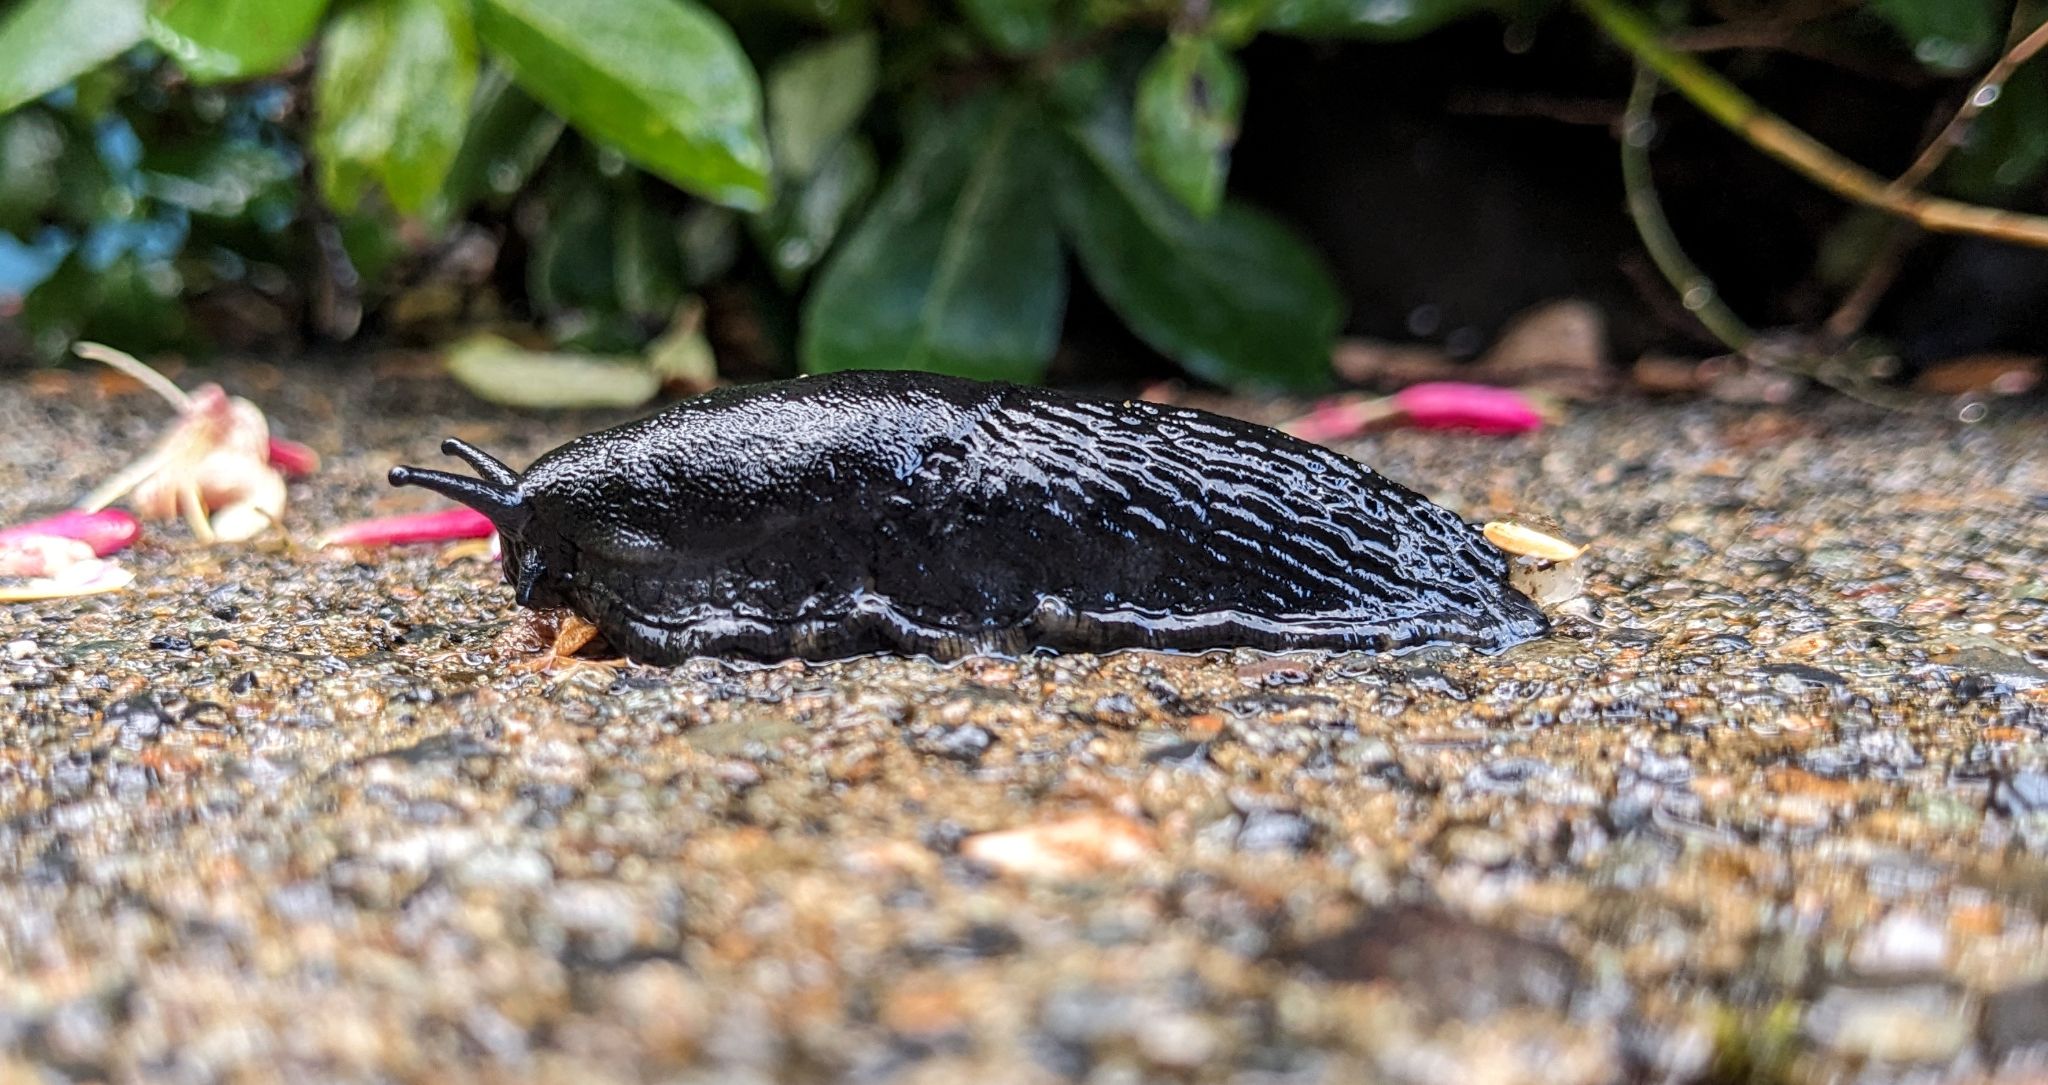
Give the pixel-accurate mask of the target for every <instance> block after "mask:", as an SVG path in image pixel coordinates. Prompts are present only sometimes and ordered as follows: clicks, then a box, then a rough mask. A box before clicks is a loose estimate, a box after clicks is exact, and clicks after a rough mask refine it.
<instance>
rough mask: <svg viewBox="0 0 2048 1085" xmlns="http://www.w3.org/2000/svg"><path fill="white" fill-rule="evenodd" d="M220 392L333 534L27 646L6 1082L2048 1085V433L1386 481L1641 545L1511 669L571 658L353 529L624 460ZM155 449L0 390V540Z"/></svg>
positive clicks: (1543, 453) (94, 614)
mask: <svg viewBox="0 0 2048 1085" xmlns="http://www.w3.org/2000/svg"><path fill="white" fill-rule="evenodd" d="M227 379H228V382H229V384H230V386H231V388H232V390H235V391H238V392H243V393H244V394H249V395H251V396H252V397H253V398H255V399H257V400H258V401H259V402H262V403H264V404H265V405H266V406H269V407H271V408H272V409H273V415H274V417H275V418H276V419H277V421H278V423H279V425H280V427H281V429H282V430H283V432H285V433H286V434H287V435H289V436H292V437H296V438H299V439H302V440H306V441H309V442H311V443H312V444H314V445H315V446H316V447H318V448H319V449H320V450H321V451H322V452H323V453H325V454H326V455H327V457H328V463H327V466H326V468H325V470H324V471H323V472H322V473H321V474H320V475H319V476H318V477H317V478H315V479H314V480H312V481H311V482H308V483H303V484H296V485H294V487H293V492H292V497H293V505H292V508H291V510H290V512H289V514H288V517H287V522H288V526H289V528H290V529H291V535H292V538H291V539H290V540H286V539H275V540H269V541H265V542H262V543H259V544H256V545H255V546H252V547H244V548H238V549H212V550H208V549H203V548H199V547H197V546H196V545H194V544H192V543H191V542H190V541H189V539H188V537H187V536H186V534H185V533H184V530H183V529H182V528H181V527H177V526H175V525H173V526H169V527H165V528H163V529H161V530H156V531H153V532H152V534H151V535H150V536H149V537H148V538H146V539H145V542H144V544H143V545H142V546H141V547H140V548H139V549H137V550H135V551H132V552H131V553H130V555H128V560H129V562H130V564H131V565H132V566H133V567H134V568H135V569H136V571H137V573H138V574H139V575H138V579H137V581H136V583H135V585H134V586H133V587H131V588H130V589H128V590H127V591H125V592H123V593H120V594H117V595H111V596H104V597H98V598H92V599H82V600H72V601H64V602H53V603H41V604H34V605H15V606H11V607H5V608H0V979H4V982H0V1080H6V1081H13V1080H25V1081H43V1080H48V1081H70V1080H78V1081H86V1080H134V1079H151V1080H165V1081H215V1080H237V1081H250V1080H267V1079H272V1078H279V1077H282V1078H289V1079H294V1080H328V1079H331V1080H365V1081H369V1080H376V1081H422V1082H424V1081H449V1080H472V1079H474V1080H501V1079H514V1078H517V1079H537V1080H550V1081H565V1082H566V1081H579V1082H580V1081H603V1080H620V1081H633V1080H648V1079H659V1080H676V1081H705V1082H709V1081H721V1082H722V1081H736V1082H753V1081H820V1080H845V1081H860V1082H935V1083H936V1082H956V1081H963V1080H979V1081H984V1082H1013V1081H1014V1082H1041V1081H1043V1082H1060V1081H1088V1082H1137V1081H1198V1082H1246V1083H1252V1082H1257V1083H1288V1082H1351V1081H1380V1080H1384V1081H1396V1082H1588V1083H1592V1082H1634V1081H1674V1082H1677V1081H1708V1082H1734V1081H1764V1082H1776V1081H1785V1082H1814V1081H1872V1082H1878V1081H1908V1080H1910V1081H1983V1080H1997V1081H2005V1082H2020V1081H2040V1080H2043V1078H2044V1076H2048V927H2044V924H2048V418H2044V417H2042V416H2040V415H2039V414H2038V413H2035V414H2033V415H2031V416H2029V415H2025V414H2021V415H2019V416H2014V417H2004V418H1994V419H1992V420H1990V421H1987V422H1983V423H1979V424H1977V425H1974V426H1967V427H1965V426H1961V425H1957V424H1954V423H1952V422H1947V421H1944V420H1942V419H1940V418H1938V417H1927V418H1922V417H1903V416H1884V415H1879V414H1876V413H1873V412H1871V411H1869V410H1867V409H1864V408H1861V407H1858V406H1855V405H1853V404H1842V403H1834V404H1823V405H1820V406H1816V407H1813V408H1811V409H1805V410H1801V411H1796V412H1788V411H1784V410H1776V409H1760V408H1734V407H1725V406H1706V405H1682V406H1643V405H1633V406H1626V407H1612V408H1600V409H1594V410H1590V411H1580V412H1579V413H1577V414H1576V415H1575V416H1574V417H1573V418H1572V419H1570V420H1569V421H1568V422H1566V423H1565V424H1564V425H1562V426H1560V427H1557V428H1555V429H1553V430H1551V431H1549V432H1547V433H1544V434H1541V435H1537V436H1535V437H1530V438H1517V439H1511V440H1483V439H1477V438H1470V437H1459V436H1447V435H1435V434H1424V433H1392V434H1386V435H1381V436H1376V437H1373V438H1371V439H1368V440H1366V441H1363V442H1359V443H1358V444H1356V445H1354V446H1350V447H1349V450H1350V451H1353V452H1355V453H1357V454H1358V455H1360V456H1361V457H1362V458H1364V459H1365V460H1367V462H1370V463H1372V464H1374V465H1375V466H1377V467H1379V468H1380V469H1382V470H1383V471H1385V472H1386V473H1388V474H1389V475H1392V476H1393V477H1395V478H1397V479H1399V480H1401V481H1404V482H1407V483H1409V484H1410V485H1414V486H1416V487H1417V488H1419V489H1422V490H1424V491H1425V492H1427V493H1429V494H1431V495H1432V496H1434V497H1436V498H1437V499H1439V500H1441V501H1443V502H1444V503H1446V504H1448V505H1450V506H1452V507H1454V508H1456V509H1458V510H1459V511H1461V512H1463V513H1464V514H1466V515H1467V516H1468V517H1469V518H1472V519H1475V520H1476V519H1480V518H1484V517H1488V516H1493V515H1497V514H1501V513H1505V512H1508V511H1511V510H1516V509H1522V510H1539V511H1543V512H1547V513H1550V514H1552V515H1554V516H1556V517H1557V518H1558V519H1559V520H1561V521H1562V522H1564V523H1565V524H1567V525H1569V526H1570V527H1571V528H1573V529H1575V530H1577V531H1578V532H1580V533H1581V534H1582V535H1583V536H1585V537H1587V538H1590V539H1592V540H1593V541H1594V549H1593V551H1592V553H1591V554H1590V555H1589V557H1588V558H1587V559H1585V560H1586V561H1587V562H1589V567H1588V590H1589V594H1588V597H1587V600H1586V603H1587V604H1588V605H1585V606H1583V607H1578V608H1573V610H1572V611H1571V612H1570V613H1567V614H1564V615H1562V616H1561V618H1560V622H1559V628H1558V631H1557V633H1556V635H1554V636H1551V637H1549V638H1546V639H1544V640H1541V641H1538V642H1536V643H1533V644H1529V645H1525V646H1522V647H1520V648H1516V649H1514V650H1512V651H1510V652H1508V653H1506V654H1505V655H1502V656H1498V657H1484V656H1478V655H1473V654H1470V653H1468V652H1465V651H1463V650H1428V651H1422V652H1416V653H1412V654H1408V655H1405V656H1401V657H1398V658H1396V657H1379V656H1373V655H1367V654H1339V655H1326V654H1325V655H1319V654H1294V655H1286V656H1262V655H1258V654H1255V653H1249V652H1217V653H1211V654H1208V655H1204V656H1197V657H1173V656H1163V655H1156V654H1146V653H1124V654H1119V655H1114V656H1108V657H1101V658H1097V657H1089V656H1072V657H1064V658H1027V659H1021V660H1003V659H973V660H968V661H966V662H964V663H961V664H958V665H955V666H951V667H946V666H939V665H936V664H932V663H929V662H924V661H914V660H899V659H869V660H861V661H855V662H849V663H843V664H835V665H825V666H804V665H797V664H790V665H783V666H749V665H738V664H732V663H722V662H717V661H698V662H695V663H691V664H687V665H685V666H682V667H678V668H675V669H671V670H658V669H650V668H641V667H625V668H618V669H612V668H603V667H597V666H591V665H581V664H569V665H563V666H557V667H555V668H553V669H549V670H539V669H534V668H532V667H530V666H522V664H527V663H529V662H530V661H532V660H533V659H534V658H535V656H536V651H535V647H534V644H533V639H532V636H531V633H530V631H529V630H528V628H527V627H528V625H529V623H528V622H527V621H526V619H524V618H523V617H522V616H521V615H520V614H519V613H518V612H517V611H516V610H515V608H513V606H512V605H511V602H510V599H509V593H508V591H507V589H506V588H505V587H504V586H503V585H502V584H500V583H499V581H498V573H497V570H496V569H495V567H493V566H490V565H488V564H485V563H484V562H482V561H479V560H475V559H473V558H460V557H456V558H450V557H449V556H448V555H447V554H445V553H443V552H441V551H440V550H439V549H437V548H431V547H429V548H413V549H408V550H405V551H401V552H390V553H377V554H358V555H345V554H344V555H335V554H320V553H316V552H313V551H310V550H309V549H307V544H306V540H309V539H311V538H312V537H313V536H314V535H315V534H317V532H318V531H319V530H320V529H321V528H324V527H328V526H332V525H334V524H336V523H338V522H340V521H342V520H344V519H348V518H352V517H357V516H362V515H369V514H376V513H394V512H402V511H415V510H420V509H425V508H428V507H431V505H430V502H429V499H428V498H427V497H426V495H422V494H417V493H406V492H396V491H392V490H390V489H388V488H387V487H385V486H384V484H383V482H382V476H383V473H384V471H385V469H386V468H387V467H388V466H389V465H390V464H392V463H394V462H398V461H400V460H405V461H408V462H414V463H432V462H436V460H437V459H438V454H437V453H436V452H435V446H436V445H437V443H438V441H439V439H440V438H441V437H442V436H444V435H448V434H454V435H457V436H462V437H464V438H467V439H469V440H471V441H474V442H476V443H478V444H480V445H482V446H484V447H486V448H489V449H491V450H492V451H494V452H497V453H499V454H500V455H502V456H503V457H504V458H506V459H507V460H508V461H510V462H513V463H515V464H516V463H523V462H525V460H526V459H528V458H530V457H531V456H532V455H534V454H536V453H538V452H540V451H543V450H544V449H546V448H547V447H550V446H551V445H552V444H554V443H556V442H558V441H559V440H560V439H562V438H565V437H567V436H570V435H573V434H575V433H578V432H582V431H584V430H587V429H590V428H593V427H595V426H597V425H599V424H601V423H602V422H603V421H605V420H603V419H599V418H595V417H589V416H585V417H569V418H562V417H550V418H539V417H521V416H513V415H506V414H502V413H498V412H493V411H491V410H488V409H486V408H482V407H480V406H478V405H476V404H474V403H472V402H470V401H467V400H465V399H463V398H462V397H461V396H460V394H459V393H457V392H455V391H454V390H453V389H451V388H449V387H448V386H446V385H444V384H442V383H440V382H439V381H436V380H433V379H429V378H421V377H416V376H411V375H409V374H408V373H407V372H406V371H404V370H395V369H394V370H388V371H384V372H373V371H370V370H367V369H365V370H351V371H347V372H344V373H343V374H342V375H340V376H333V375H326V374H323V375H321V376H319V377H318V378H317V379H316V378H310V377H307V376H305V375H303V374H302V375H300V376H297V377H281V376H280V375H279V374H278V373H277V372H276V371H275V370H268V369H245V370H239V371H233V372H230V373H228V374H227ZM188 383H189V379H188ZM1243 409H1245V410H1246V411H1248V412H1249V413H1253V414H1257V413H1259V412H1260V411H1262V410H1270V408H1261V407H1258V406H1256V405H1251V406H1245V407H1244V408H1243ZM160 420H161V414H160V412H159V410H158V409H157V408H156V407H154V406H153V405H152V403H151V401H149V400H147V399H145V398H143V397H142V396H140V395H139V394H117V393H113V392H109V391H108V390H107V388H106V387H105V386H104V385H103V384H102V383H101V382H98V381H95V380H92V379H89V378H84V377H73V378H70V379H68V380H66V379H57V378H50V377H43V378H38V379H37V380H35V381H33V382H26V381H15V382H13V383H12V384H11V385H9V386H8V387H5V388H0V426H4V427H5V432H6V433H7V434H8V437H7V439H6V441H5V442H4V448H0V493H4V494H5V495H6V496H5V500H4V501H0V517H4V518H5V519H7V520H10V521H11V520H15V519H20V518H22V517H24V516H26V515H29V514H31V513H34V512H38V511H42V510H44V509H48V508H52V507H55V506H58V505H61V504H63V503H64V502H65V501H67V500H69V499H70V498H72V497H73V496H75V495H76V494H78V493H80V492H83V491H84V490H85V489H87V488H89V486H90V484H91V483H92V482H94V481H96V480H97V479H98V478H100V477H103V476H104V475H105V474H106V473H107V472H109V471H111V470H112V469H113V468H114V467H116V466H118V465H119V464H120V463H121V462H123V461H124V460H125V459H126V458H127V457H128V456H129V455H131V454H133V453H135V452H137V451H139V450H140V449H142V448H143V447H145V446H146V445H147V443H148V440H149V438H150V436H151V435H152V434H153V432H154V428H155V423H156V422H158V421H160Z"/></svg>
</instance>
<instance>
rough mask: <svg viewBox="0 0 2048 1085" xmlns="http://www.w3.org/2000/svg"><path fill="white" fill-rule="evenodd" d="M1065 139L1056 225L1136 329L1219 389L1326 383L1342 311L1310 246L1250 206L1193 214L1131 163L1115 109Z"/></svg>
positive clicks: (1127, 139) (1125, 134) (1125, 126)
mask: <svg viewBox="0 0 2048 1085" xmlns="http://www.w3.org/2000/svg"><path fill="white" fill-rule="evenodd" d="M1068 136H1069V141H1068V143H1069V146H1070V147H1071V149H1072V151H1073V153H1072V154H1071V155H1068V156H1066V158H1067V162H1066V177H1065V179H1064V181H1063V183H1061V184H1060V185H1059V186H1058V189H1059V210H1060V221H1061V224H1062V226H1063V227H1064V228H1065V231H1066V236H1067V239H1068V241H1069V242H1070V243H1072V244H1073V246H1074V249H1075V251H1076V252H1077V253H1078V254H1079V256H1080V258H1081V267H1082V269H1083V270H1085V271H1086V272H1087V274H1088V279H1089V281H1090V282H1092V283H1094V284H1095V288H1096V289H1097V290H1098V291H1100V292H1101V293H1102V296H1103V298H1104V299H1106V300H1107V301H1108V302H1109V304H1110V306H1111V307H1112V308H1114V309H1115V310H1116V311H1117V313H1118V314H1119V315H1121V316H1122V317H1123V319H1124V323H1126V324H1128V325H1129V326H1130V328H1131V330H1132V331H1134V332H1136V333H1137V334H1138V336H1139V337H1140V338H1142V339H1144V340H1145V341H1146V342H1148V343H1150V344H1152V346H1153V347H1155V348H1157V349H1158V350H1159V351H1161V352H1162V353H1165V354H1167V355H1169V356H1171V357H1173V358H1174V359H1176V360H1177V361H1179V362H1180V363H1181V365H1183V366H1186V367H1187V369H1188V371H1189V372H1191V373H1193V374H1195V375H1196V376H1199V377H1203V378H1205V379H1208V380H1212V381H1217V382H1219V383H1223V384H1232V385H1242V384H1279V385H1287V386H1291V387H1301V388H1312V387H1315V386H1318V385H1321V384H1324V383H1326V382H1327V381H1328V379H1329V370H1330V349H1331V346H1332V343H1333V341H1334V339H1335V337H1336V333H1337V327H1338V325H1339V323H1341V321H1342V319H1343V306H1342V301H1341V299H1340V298H1339V295H1338V293H1337V289H1336V287H1335V286H1334V285H1332V284H1331V282H1330V279H1329V275H1328V273H1327V272H1326V271H1324V269H1323V266H1322V263H1321V261H1320V260H1318V259H1317V257H1316V255H1315V253H1313V252H1312V251H1310V249H1309V248H1308V246H1306V245H1304V244H1303V243H1302V242H1301V240H1300V239H1299V238H1297V237H1295V236H1294V235H1293V234H1292V233H1291V232H1289V231H1288V230H1287V229H1286V228H1285V227H1283V226H1281V225H1280V224H1279V223H1277V222H1275V221H1273V220H1272V219H1270V218H1268V217H1266V216H1265V215H1263V214H1260V213H1258V212H1256V211H1254V210H1252V209H1251V208H1249V207H1244V206H1241V205H1236V204H1229V203H1226V204H1224V205H1223V206H1222V208H1221V209H1220V210H1218V211H1217V213H1216V215H1215V217H1214V218H1210V219H1207V220H1203V219H1198V218H1196V217H1195V216H1194V215H1192V214H1190V213H1189V212H1188V210H1187V208H1186V207H1184V206H1182V205H1181V204H1180V203H1178V202H1177V201H1175V200H1174V199H1173V197H1171V196H1169V195H1167V194H1166V193H1165V191H1163V190H1162V189H1161V188H1160V187H1159V186H1158V185H1157V184H1156V183H1154V182H1153V180H1152V179H1151V178H1150V177H1148V176H1146V174H1145V172H1144V170H1143V169H1142V168H1141V167H1140V166H1139V165H1138V161H1137V154H1136V152H1135V151H1134V150H1133V148H1132V146H1131V142H1132V141H1131V133H1130V130H1129V125H1128V123H1127V122H1126V121H1125V120H1124V119H1123V117H1122V116H1121V113H1120V111H1119V110H1116V109H1114V108H1109V109H1103V110H1099V111H1098V112H1097V113H1096V115H1095V116H1094V117H1093V118H1092V119H1090V120H1089V121H1087V122H1086V123H1084V124H1080V125H1077V126H1075V127H1073V128H1071V129H1069V131H1068Z"/></svg>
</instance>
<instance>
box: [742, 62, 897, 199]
mask: <svg viewBox="0 0 2048 1085" xmlns="http://www.w3.org/2000/svg"><path fill="white" fill-rule="evenodd" d="M880 57H881V53H880V50H879V49H878V48H877V47H876V44H875V35H874V34H873V33H860V34H848V35H846V36H844V37H841V38H835V39H833V40H831V41H828V42H824V43H823V44H820V45H815V46H812V47H810V48H808V49H802V50H799V51H797V52H796V53H793V54H791V55H790V56H789V57H787V58H786V59H784V60H783V61H782V62H781V63H779V64H777V65H776V66H775V70H774V71H772V72H770V73H769V75H768V136H769V140H770V143H771V145H772V146H773V147H774V148H775V166H776V169H777V170H778V171H779V172H780V173H781V174H782V176H784V177H799V178H801V177H809V176H810V175H811V173H812V171H813V170H816V169H817V168H818V164H819V163H820V162H821V161H823V160H824V158H825V156H826V155H827V154H828V153H830V152H831V151H832V150H833V148H834V147H835V146H837V145H838V143H839V141H840V140H841V139H842V138H843V137H844V136H845V135H846V133H847V131H848V130H849V129H851V128H852V127H853V125H854V123H855V122H857V121H859V120H860V115H861V114H862V113H864V112H866V111H867V107H868V100H869V99H870V98H873V97H874V95H875V73H876V69H877V67H878V66H879V64H880Z"/></svg>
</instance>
